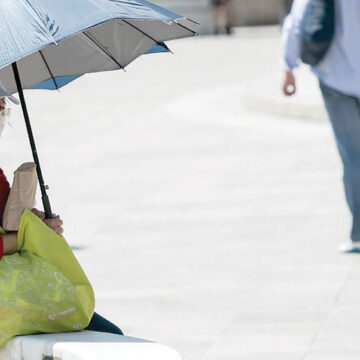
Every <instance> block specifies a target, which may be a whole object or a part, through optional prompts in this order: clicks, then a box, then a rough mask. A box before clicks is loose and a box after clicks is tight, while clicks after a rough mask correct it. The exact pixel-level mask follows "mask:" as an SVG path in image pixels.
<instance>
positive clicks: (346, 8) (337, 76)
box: [282, 0, 360, 252]
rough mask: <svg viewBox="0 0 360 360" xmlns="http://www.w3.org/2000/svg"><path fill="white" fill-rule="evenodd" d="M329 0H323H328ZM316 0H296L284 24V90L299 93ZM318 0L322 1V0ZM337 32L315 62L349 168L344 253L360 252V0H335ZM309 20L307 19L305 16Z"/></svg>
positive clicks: (346, 184) (314, 69)
mask: <svg viewBox="0 0 360 360" xmlns="http://www.w3.org/2000/svg"><path fill="white" fill-rule="evenodd" d="M326 1H327V0H324V3H325V2H326ZM310 2H311V0H295V1H294V3H293V6H292V9H291V12H290V14H289V15H288V16H287V18H286V20H285V23H284V26H283V61H284V64H285V68H286V70H285V78H284V81H283V88H282V89H283V92H284V94H285V95H286V96H291V95H294V94H295V93H296V80H295V75H294V70H295V68H296V67H297V66H298V65H299V64H300V62H301V60H300V59H301V51H302V35H303V33H302V32H303V31H304V25H303V24H304V18H305V17H306V16H307V7H308V6H309V4H310ZM318 3H319V2H318ZM330 3H331V4H332V5H333V6H334V10H335V18H334V27H335V29H334V35H333V37H332V40H331V44H330V47H329V48H328V50H327V51H326V54H325V56H324V57H323V58H322V60H321V61H320V62H319V63H317V64H316V65H313V66H312V67H311V70H312V72H313V73H314V74H315V76H316V77H317V78H318V79H319V85H320V90H321V93H322V96H323V100H324V104H325V107H326V110H327V113H328V117H329V119H330V122H331V125H332V128H333V131H334V135H335V139H336V143H337V147H338V150H339V154H340V157H341V160H342V163H343V167H344V177H343V181H344V187H345V194H346V200H347V203H348V206H349V209H350V211H351V214H352V228H351V234H350V239H349V240H348V241H347V242H345V243H344V244H342V245H341V246H340V250H341V251H343V252H359V251H360V43H358V36H359V35H358V34H360V1H359V0H332V1H327V4H330ZM305 20H306V19H305Z"/></svg>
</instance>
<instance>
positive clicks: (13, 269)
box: [0, 210, 95, 347]
mask: <svg viewBox="0 0 360 360" xmlns="http://www.w3.org/2000/svg"><path fill="white" fill-rule="evenodd" d="M17 250H18V252H17V253H16V254H14V255H11V256H4V257H3V258H2V259H1V260H0V347H1V346H2V345H4V344H5V343H6V342H7V341H8V340H10V339H11V338H13V337H14V336H16V335H28V334H34V333H56V332H66V331H78V330H82V329H84V328H85V327H86V326H87V325H88V324H89V322H90V320H91V317H92V315H93V313H94V306H95V299H94V292H93V289H92V287H91V285H90V283H89V281H88V279H87V277H86V275H85V273H84V271H83V270H82V268H81V266H80V265H79V263H78V261H77V260H76V258H75V256H74V254H73V252H72V250H71V249H70V247H69V245H68V244H67V242H66V241H65V239H64V238H63V237H62V236H60V235H57V234H55V232H54V231H52V230H51V229H50V228H49V227H47V226H46V225H45V224H44V223H43V222H42V221H41V220H40V219H39V218H38V217H37V216H35V215H34V214H33V213H31V212H30V211H28V210H25V211H24V213H23V215H22V217H21V220H20V224H19V232H18V244H17Z"/></svg>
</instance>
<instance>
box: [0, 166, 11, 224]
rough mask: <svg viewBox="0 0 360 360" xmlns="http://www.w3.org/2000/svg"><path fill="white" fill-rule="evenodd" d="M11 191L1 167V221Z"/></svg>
mask: <svg viewBox="0 0 360 360" xmlns="http://www.w3.org/2000/svg"><path fill="white" fill-rule="evenodd" d="M9 193H10V185H9V183H8V181H7V180H6V177H5V175H4V173H3V171H2V170H1V169H0V221H1V219H2V216H3V213H4V209H5V205H6V201H7V199H8V196H9Z"/></svg>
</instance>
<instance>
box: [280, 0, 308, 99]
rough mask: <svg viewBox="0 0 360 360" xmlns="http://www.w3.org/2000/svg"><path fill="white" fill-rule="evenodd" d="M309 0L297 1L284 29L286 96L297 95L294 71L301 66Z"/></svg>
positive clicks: (284, 87) (284, 89)
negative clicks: (302, 30)
mask: <svg viewBox="0 0 360 360" xmlns="http://www.w3.org/2000/svg"><path fill="white" fill-rule="evenodd" d="M307 3H308V0H295V1H294V3H293V6H292V8H291V12H290V14H289V15H288V16H287V17H286V19H285V22H284V25H283V29H282V61H283V64H284V67H285V77H284V81H283V85H282V91H283V93H284V94H285V95H286V96H291V95H294V94H295V93H296V80H295V76H294V73H293V70H294V69H295V68H296V67H298V66H299V64H300V49H301V21H302V17H303V15H304V11H305V8H306V5H307Z"/></svg>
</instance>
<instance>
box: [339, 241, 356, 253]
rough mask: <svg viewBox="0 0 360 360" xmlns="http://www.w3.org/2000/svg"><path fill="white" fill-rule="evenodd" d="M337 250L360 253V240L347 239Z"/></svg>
mask: <svg viewBox="0 0 360 360" xmlns="http://www.w3.org/2000/svg"><path fill="white" fill-rule="evenodd" d="M339 250H340V251H341V252H343V253H360V241H348V242H347V243H344V244H341V245H340V246H339Z"/></svg>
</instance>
